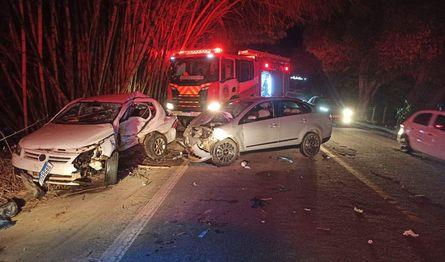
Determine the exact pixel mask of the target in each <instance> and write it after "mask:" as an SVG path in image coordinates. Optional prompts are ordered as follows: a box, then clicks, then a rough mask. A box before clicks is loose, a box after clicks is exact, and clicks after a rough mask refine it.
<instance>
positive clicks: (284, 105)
mask: <svg viewBox="0 0 445 262" xmlns="http://www.w3.org/2000/svg"><path fill="white" fill-rule="evenodd" d="M331 132H332V122H331V120H330V118H329V117H328V116H327V115H326V114H321V113H317V112H316V110H315V109H314V108H313V106H312V105H310V104H308V103H305V102H303V101H301V100H299V99H295V98H285V97H268V98H264V97H259V98H242V99H237V100H232V101H229V102H228V103H227V104H226V105H225V106H224V107H223V108H222V109H221V111H219V112H204V113H202V114H201V115H200V116H198V117H197V118H195V119H194V120H193V121H192V122H191V123H190V125H189V126H188V127H187V128H186V130H185V132H184V138H185V144H186V145H187V146H188V148H189V156H190V159H191V160H192V161H198V162H202V161H207V160H211V161H212V162H213V163H214V164H216V165H220V166H223V165H230V164H231V163H233V162H234V161H235V160H236V158H237V157H238V155H239V153H241V152H246V151H252V150H259V149H269V148H279V147H288V146H300V151H301V153H302V154H303V155H305V156H308V157H312V156H315V155H316V154H317V153H318V151H319V150H320V146H321V144H322V143H324V142H326V141H328V140H329V139H330V137H331Z"/></svg>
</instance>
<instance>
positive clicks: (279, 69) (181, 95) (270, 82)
mask: <svg viewBox="0 0 445 262" xmlns="http://www.w3.org/2000/svg"><path fill="white" fill-rule="evenodd" d="M170 61H171V74H170V84H169V86H168V90H167V101H166V108H167V110H169V111H170V112H171V113H173V114H175V115H178V116H182V117H194V116H197V115H199V114H200V113H201V112H202V111H205V110H210V111H217V110H219V109H220V108H221V106H222V104H224V103H225V102H226V101H228V100H230V99H234V98H238V97H246V96H264V97H269V96H284V95H285V94H286V91H287V89H288V87H289V72H290V60H289V59H288V58H285V57H281V56H278V55H273V54H270V53H266V52H261V51H256V50H251V49H247V50H242V51H239V52H238V53H237V54H229V53H225V52H223V50H222V49H221V48H214V49H199V50H182V51H179V52H177V53H174V54H173V55H172V56H171V57H170Z"/></svg>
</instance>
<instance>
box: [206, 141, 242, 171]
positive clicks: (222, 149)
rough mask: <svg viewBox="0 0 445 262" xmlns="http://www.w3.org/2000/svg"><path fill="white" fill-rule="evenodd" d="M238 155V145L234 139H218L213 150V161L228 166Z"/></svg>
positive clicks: (218, 164)
mask: <svg viewBox="0 0 445 262" xmlns="http://www.w3.org/2000/svg"><path fill="white" fill-rule="evenodd" d="M237 157H238V145H237V144H236V143H235V141H233V140H232V139H229V138H227V139H224V140H221V141H218V142H217V143H216V144H215V145H214V146H213V150H212V163H213V164H215V165H217V166H228V165H230V164H232V163H233V162H235V160H236V158H237Z"/></svg>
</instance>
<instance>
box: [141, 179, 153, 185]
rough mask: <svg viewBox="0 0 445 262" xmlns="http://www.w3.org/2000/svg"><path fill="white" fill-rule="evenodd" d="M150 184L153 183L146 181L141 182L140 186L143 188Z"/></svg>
mask: <svg viewBox="0 0 445 262" xmlns="http://www.w3.org/2000/svg"><path fill="white" fill-rule="evenodd" d="M151 182H153V181H152V180H147V181H144V182H142V185H143V186H148V185H150V184H151Z"/></svg>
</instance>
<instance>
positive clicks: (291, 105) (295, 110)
mask: <svg viewBox="0 0 445 262" xmlns="http://www.w3.org/2000/svg"><path fill="white" fill-rule="evenodd" d="M275 109H276V111H275V114H276V116H277V117H281V116H292V115H299V114H304V113H306V108H305V107H303V105H301V104H299V103H297V102H295V101H291V100H279V101H276V108H275Z"/></svg>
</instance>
